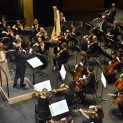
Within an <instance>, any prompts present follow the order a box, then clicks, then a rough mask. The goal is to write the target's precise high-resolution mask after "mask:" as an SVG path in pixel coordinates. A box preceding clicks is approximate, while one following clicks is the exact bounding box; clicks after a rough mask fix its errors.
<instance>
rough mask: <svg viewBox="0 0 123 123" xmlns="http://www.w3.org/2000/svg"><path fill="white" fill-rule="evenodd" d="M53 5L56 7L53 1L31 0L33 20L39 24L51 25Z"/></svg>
mask: <svg viewBox="0 0 123 123" xmlns="http://www.w3.org/2000/svg"><path fill="white" fill-rule="evenodd" d="M54 5H56V3H55V0H33V8H34V18H36V19H38V20H39V23H40V24H45V25H46V26H50V25H53V22H54V16H53V15H54V13H53V6H54Z"/></svg>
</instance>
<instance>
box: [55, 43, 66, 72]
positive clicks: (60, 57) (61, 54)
mask: <svg viewBox="0 0 123 123" xmlns="http://www.w3.org/2000/svg"><path fill="white" fill-rule="evenodd" d="M67 61H68V51H67V44H66V43H62V44H61V49H60V48H58V53H57V55H56V57H55V58H54V59H53V64H54V69H53V70H56V68H57V67H58V71H59V70H61V65H62V64H64V63H66V62H67Z"/></svg>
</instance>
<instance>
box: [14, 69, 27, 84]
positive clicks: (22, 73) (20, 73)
mask: <svg viewBox="0 0 123 123" xmlns="http://www.w3.org/2000/svg"><path fill="white" fill-rule="evenodd" d="M25 70H26V68H25V69H24V70H23V71H22V72H21V71H20V70H19V69H18V68H17V69H16V74H15V79H14V85H16V84H17V80H18V79H19V78H20V80H21V81H20V85H23V83H24V76H25Z"/></svg>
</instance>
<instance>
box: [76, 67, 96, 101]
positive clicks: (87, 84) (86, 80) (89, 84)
mask: <svg viewBox="0 0 123 123" xmlns="http://www.w3.org/2000/svg"><path fill="white" fill-rule="evenodd" d="M87 73H88V75H87V76H83V78H80V79H79V80H80V82H81V81H82V84H83V85H82V87H80V88H79V89H77V90H75V93H76V95H77V96H79V97H80V98H81V102H83V100H84V96H83V93H87V92H90V91H92V90H94V89H95V74H94V67H93V66H92V65H89V66H88V67H87ZM76 84H77V85H78V84H79V82H76Z"/></svg>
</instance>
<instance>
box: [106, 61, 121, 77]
mask: <svg viewBox="0 0 123 123" xmlns="http://www.w3.org/2000/svg"><path fill="white" fill-rule="evenodd" d="M119 63H120V62H119V61H118V60H117V59H113V60H112V61H111V65H109V66H107V67H106V68H105V69H104V74H105V75H107V76H111V75H113V74H114V70H115V69H116V68H117V67H118V65H119Z"/></svg>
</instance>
